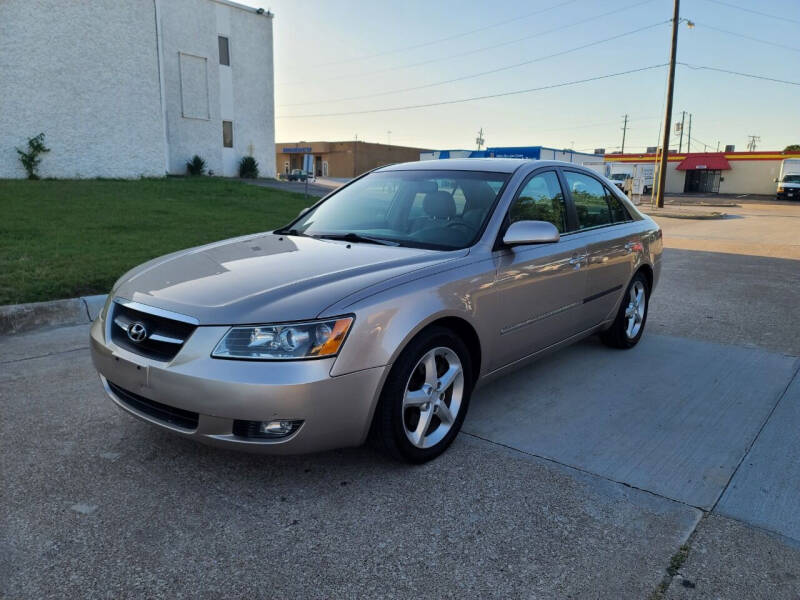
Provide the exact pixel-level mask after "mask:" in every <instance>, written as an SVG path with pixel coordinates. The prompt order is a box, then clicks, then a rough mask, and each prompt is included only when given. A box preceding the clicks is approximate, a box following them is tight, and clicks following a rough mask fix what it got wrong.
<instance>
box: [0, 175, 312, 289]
mask: <svg viewBox="0 0 800 600" xmlns="http://www.w3.org/2000/svg"><path fill="white" fill-rule="evenodd" d="M312 202H313V199H308V200H306V199H305V198H304V197H303V196H302V195H300V194H292V193H287V192H282V191H279V190H273V189H268V188H260V187H255V186H251V185H247V184H244V183H241V182H239V181H229V180H224V179H215V178H208V177H206V178H197V179H194V178H192V179H142V180H138V181H121V180H82V181H81V180H45V181H17V180H0V305H2V304H16V303H21V302H38V301H42V300H53V299H56V298H72V297H75V296H82V295H88V294H99V293H105V292H107V291H108V290H109V289H111V285H112V284H113V283H114V281H115V280H116V279H117V278H118V277H119V276H120V275H122V274H123V273H124V272H125V271H127V270H128V269H130V268H131V267H133V266H135V265H137V264H139V263H142V262H144V261H146V260H148V259H150V258H153V257H155V256H159V255H161V254H166V253H168V252H173V251H175V250H180V249H182V248H189V247H191V246H197V245H199V244H205V243H207V242H212V241H216V240H221V239H224V238H228V237H233V236H236V235H242V234H247V233H253V232H258V231H265V230H270V229H274V228H275V227H278V226H280V225H284V224H286V223H288V222H289V221H290V220H291V219H292V218H293V217H295V216H296V215H297V213H298V211H299V210H300V209H301V208H303V207H304V206H308V205H310V204H312Z"/></svg>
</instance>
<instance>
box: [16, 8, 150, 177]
mask: <svg viewBox="0 0 800 600" xmlns="http://www.w3.org/2000/svg"><path fill="white" fill-rule="evenodd" d="M154 23H155V10H154V4H153V0H127V1H126V2H118V1H117V0H94V1H92V2H58V1H56V0H2V1H0V177H25V171H24V169H23V168H22V166H21V164H20V163H19V160H18V156H17V153H16V151H15V150H14V148H15V147H20V148H24V147H25V145H26V142H27V139H28V138H29V137H32V136H34V135H37V134H38V133H39V132H43V133H44V134H45V136H46V137H45V144H46V145H47V146H48V147H49V148H50V150H51V151H50V152H49V153H48V154H45V155H43V157H42V163H41V165H40V169H39V171H40V174H41V175H42V176H43V177H65V178H66V177H138V176H140V175H147V176H156V175H163V174H164V169H165V164H164V135H163V126H162V118H161V109H160V102H161V101H160V90H159V77H158V66H157V64H158V63H157V53H156V41H155V26H154Z"/></svg>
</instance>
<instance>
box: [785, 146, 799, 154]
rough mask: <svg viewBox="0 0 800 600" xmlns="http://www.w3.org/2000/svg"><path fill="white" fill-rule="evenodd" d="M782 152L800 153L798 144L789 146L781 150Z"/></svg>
mask: <svg viewBox="0 0 800 600" xmlns="http://www.w3.org/2000/svg"><path fill="white" fill-rule="evenodd" d="M783 151H784V152H800V144H789V145H788V146H786V148H784V149H783Z"/></svg>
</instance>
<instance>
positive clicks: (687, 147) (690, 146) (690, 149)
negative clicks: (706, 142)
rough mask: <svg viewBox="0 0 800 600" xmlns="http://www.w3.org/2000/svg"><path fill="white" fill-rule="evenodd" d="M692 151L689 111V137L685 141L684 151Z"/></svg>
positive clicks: (690, 116) (690, 114) (690, 115)
mask: <svg viewBox="0 0 800 600" xmlns="http://www.w3.org/2000/svg"><path fill="white" fill-rule="evenodd" d="M691 151H692V113H689V138H688V140H687V141H686V152H691Z"/></svg>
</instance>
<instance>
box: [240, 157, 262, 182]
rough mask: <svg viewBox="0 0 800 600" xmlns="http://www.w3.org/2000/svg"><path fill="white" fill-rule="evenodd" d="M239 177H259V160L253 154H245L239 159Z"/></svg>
mask: <svg viewBox="0 0 800 600" xmlns="http://www.w3.org/2000/svg"><path fill="white" fill-rule="evenodd" d="M239 177H242V178H248V179H255V178H256V177H258V161H257V160H256V159H255V158H253V157H252V156H245V157H243V158H242V160H241V161H239Z"/></svg>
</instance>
